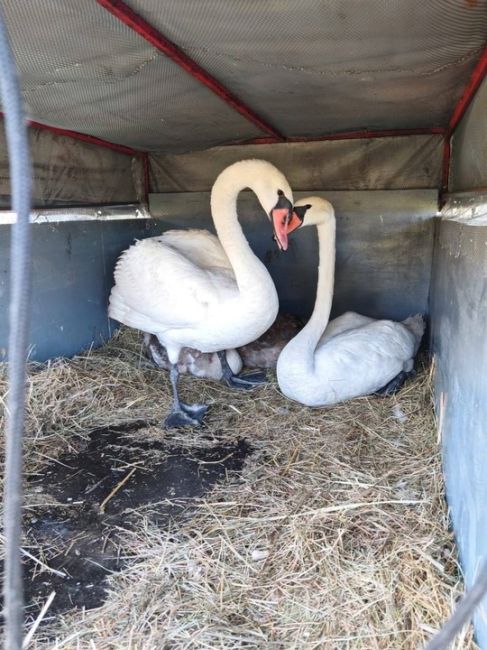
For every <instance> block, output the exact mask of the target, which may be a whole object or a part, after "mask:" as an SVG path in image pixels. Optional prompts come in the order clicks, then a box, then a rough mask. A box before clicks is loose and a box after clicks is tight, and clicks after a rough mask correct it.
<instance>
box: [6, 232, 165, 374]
mask: <svg viewBox="0 0 487 650" xmlns="http://www.w3.org/2000/svg"><path fill="white" fill-rule="evenodd" d="M161 228H162V224H160V223H159V222H157V221H154V220H148V221H144V220H134V221H123V222H120V221H111V222H78V223H76V222H66V223H60V224H35V225H33V226H32V231H33V244H32V251H33V252H32V265H33V293H32V327H31V337H30V343H31V344H32V346H33V353H32V358H33V359H37V360H39V361H43V360H45V359H48V358H50V357H53V356H71V355H73V354H75V353H77V352H80V351H81V350H83V349H85V348H88V347H89V346H90V345H91V344H94V345H95V346H96V345H100V344H101V343H103V341H106V340H107V339H108V338H109V336H110V331H111V329H110V324H109V321H108V317H107V300H108V294H109V292H110V289H111V286H112V280H113V267H114V264H115V261H116V259H117V257H118V255H119V254H120V252H121V251H122V250H124V249H125V248H127V247H128V246H129V245H130V244H131V243H132V242H133V240H134V238H136V237H137V238H143V237H150V236H151V235H156V234H159V233H160V232H161ZM9 266H10V226H0V359H3V358H4V357H5V354H6V351H7V341H8V304H9V292H8V281H9Z"/></svg>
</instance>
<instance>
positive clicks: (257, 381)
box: [223, 372, 267, 390]
mask: <svg viewBox="0 0 487 650" xmlns="http://www.w3.org/2000/svg"><path fill="white" fill-rule="evenodd" d="M223 381H224V382H225V383H226V385H227V386H229V387H230V388H234V389H235V390H251V389H252V388H256V387H257V386H260V385H262V384H265V383H266V382H267V376H266V374H265V373H264V372H255V373H249V374H248V375H247V374H246V375H230V377H224V378H223Z"/></svg>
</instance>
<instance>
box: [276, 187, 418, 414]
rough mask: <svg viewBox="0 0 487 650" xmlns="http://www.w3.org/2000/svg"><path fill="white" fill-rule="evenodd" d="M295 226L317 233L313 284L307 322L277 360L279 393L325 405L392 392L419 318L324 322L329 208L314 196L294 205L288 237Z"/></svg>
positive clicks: (329, 280)
mask: <svg viewBox="0 0 487 650" xmlns="http://www.w3.org/2000/svg"><path fill="white" fill-rule="evenodd" d="M300 225H302V226H312V225H315V226H316V227H317V230H318V240H319V257H320V265H319V269H318V286H317V291H316V302H315V307H314V310H313V314H312V315H311V318H310V320H309V321H308V323H307V324H306V325H305V327H304V328H303V329H302V330H301V331H300V332H299V334H298V335H297V336H295V337H294V338H293V339H292V340H291V341H290V342H289V343H288V344H287V345H286V347H285V348H284V350H283V351H282V352H281V354H280V356H279V359H278V361H277V381H278V383H279V387H280V389H281V391H282V392H283V394H284V395H286V397H289V398H290V399H293V400H295V401H297V402H301V403H302V404H305V405H307V406H329V405H331V404H336V403H337V402H341V401H344V400H348V399H352V398H353V397H359V396H361V395H369V394H371V393H375V392H379V391H380V390H382V391H384V392H385V393H387V392H389V391H392V390H394V389H395V388H397V386H398V385H400V384H401V383H402V382H403V381H404V379H405V377H406V376H407V373H409V372H410V371H412V369H413V365H414V357H415V355H416V352H417V350H418V347H419V344H420V342H421V338H422V335H423V332H424V321H423V318H422V316H420V315H417V316H413V317H411V318H408V319H406V320H405V321H403V323H397V322H394V321H390V320H374V319H372V318H368V317H367V316H361V315H360V314H355V313H353V312H347V313H346V314H344V315H343V316H340V317H339V318H337V319H335V320H334V321H331V322H330V323H328V320H329V317H330V309H331V303H332V297H333V285H334V273H335V271H334V269H335V213H334V210H333V207H332V205H331V204H330V203H329V202H328V201H325V200H324V199H322V198H319V197H314V196H313V197H308V198H306V199H303V200H300V201H298V202H297V203H296V205H295V207H294V212H293V216H292V220H291V222H290V224H289V227H288V234H289V232H291V231H292V230H294V229H295V228H296V227H299V226H300ZM327 326H328V327H327ZM325 328H326V331H325Z"/></svg>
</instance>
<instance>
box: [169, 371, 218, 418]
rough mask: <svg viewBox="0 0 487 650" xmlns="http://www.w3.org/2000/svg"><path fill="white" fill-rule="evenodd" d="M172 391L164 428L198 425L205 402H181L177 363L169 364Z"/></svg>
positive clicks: (205, 408) (204, 408)
mask: <svg viewBox="0 0 487 650" xmlns="http://www.w3.org/2000/svg"><path fill="white" fill-rule="evenodd" d="M169 377H170V379H171V386H172V391H173V403H172V409H171V413H170V414H169V415H168V416H167V418H166V419H165V420H164V426H165V427H166V429H175V428H179V427H199V426H200V425H201V423H202V421H203V417H204V415H205V413H206V411H207V410H208V406H207V405H206V404H186V403H185V402H181V400H180V399H179V395H178V377H179V373H178V367H177V364H175V363H174V364H172V365H171V370H170V373H169Z"/></svg>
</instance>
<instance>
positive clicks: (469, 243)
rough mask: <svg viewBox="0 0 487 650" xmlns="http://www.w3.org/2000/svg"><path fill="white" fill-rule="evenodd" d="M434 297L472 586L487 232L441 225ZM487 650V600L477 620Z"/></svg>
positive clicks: (486, 450) (460, 536) (478, 506)
mask: <svg viewBox="0 0 487 650" xmlns="http://www.w3.org/2000/svg"><path fill="white" fill-rule="evenodd" d="M433 268H434V271H433V281H432V292H431V296H432V299H431V323H432V345H433V350H434V352H435V355H436V360H437V377H436V401H437V411H438V414H439V419H440V422H442V442H443V456H444V472H445V480H446V487H447V496H448V502H449V505H450V508H451V513H452V519H453V524H454V528H455V532H456V536H457V540H458V543H459V547H460V553H461V559H462V564H463V568H464V572H465V575H466V581H467V585H470V584H472V581H473V580H474V579H475V575H476V571H477V570H478V568H479V565H481V564H482V563H483V562H485V561H486V560H487V505H486V504H487V475H486V467H487V332H486V329H487V226H472V225H466V224H462V223H456V222H453V221H441V222H440V224H439V227H438V236H437V241H436V246H435V255H434V267H433ZM476 631H477V635H478V641H479V644H480V647H481V648H484V649H485V648H487V600H486V601H484V605H483V607H482V608H481V609H480V610H479V611H478V613H477V615H476Z"/></svg>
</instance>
